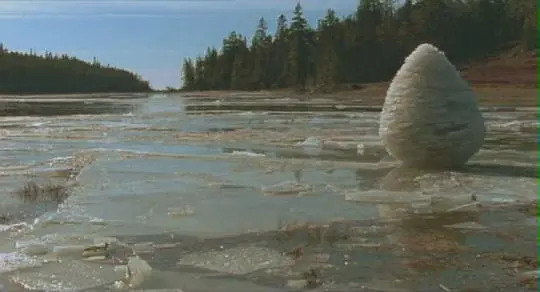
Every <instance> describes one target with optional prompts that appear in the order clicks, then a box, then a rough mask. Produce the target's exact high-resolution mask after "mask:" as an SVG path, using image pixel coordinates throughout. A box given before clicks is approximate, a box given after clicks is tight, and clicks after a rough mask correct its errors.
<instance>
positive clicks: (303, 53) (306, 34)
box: [182, 0, 538, 91]
mask: <svg viewBox="0 0 540 292" xmlns="http://www.w3.org/2000/svg"><path fill="white" fill-rule="evenodd" d="M394 2H395V1H393V0H362V1H361V2H360V4H359V6H358V8H357V10H356V12H355V13H354V14H353V15H350V16H348V17H346V18H339V17H337V16H336V13H335V12H334V11H333V10H328V12H327V15H326V16H325V17H324V19H321V20H319V23H318V26H317V27H316V28H311V27H310V26H309V24H308V22H307V20H306V18H305V17H304V15H303V12H302V7H301V5H300V4H299V3H298V4H297V5H296V7H295V9H294V13H293V17H292V19H291V20H290V23H289V21H288V19H287V18H286V17H285V16H284V15H280V16H279V17H278V19H277V27H276V31H275V33H274V35H270V34H269V33H268V31H267V29H268V27H267V22H266V20H265V19H264V18H261V19H260V20H259V24H258V26H257V29H256V31H255V34H254V35H253V37H252V39H251V43H250V44H248V41H247V39H246V37H245V36H242V35H241V34H238V33H236V32H231V33H230V35H229V36H228V37H227V38H226V39H224V40H223V47H222V48H221V49H220V50H218V49H216V48H212V47H211V48H208V49H207V51H206V54H204V55H203V56H199V57H197V58H196V59H195V60H192V59H189V58H188V59H185V60H184V62H183V68H182V81H183V89H184V90H223V89H224V90H228V89H233V90H234V89H236V90H259V89H271V88H296V89H299V90H306V89H307V90H320V91H327V90H332V88H333V87H334V86H335V85H337V84H339V83H366V82H378V81H387V80H389V79H390V78H392V76H393V75H394V74H395V72H396V70H397V69H398V68H399V66H400V65H401V63H402V61H403V59H404V58H405V57H406V56H407V55H408V54H409V53H410V52H411V51H412V50H413V49H414V48H415V47H416V46H417V45H419V44H420V43H422V42H429V43H432V44H434V45H436V46H438V47H439V48H440V49H442V50H444V51H445V52H446V54H447V56H448V57H449V59H450V60H451V61H453V62H455V63H457V64H461V63H464V62H467V61H469V60H472V59H476V58H480V57H485V56H489V55H491V54H493V53H496V52H498V51H500V50H502V49H505V48H508V47H509V46H521V48H523V49H524V50H529V49H535V48H537V34H538V28H537V23H536V21H537V19H536V13H537V7H536V1H533V0H417V1H412V0H407V1H405V3H404V4H402V5H400V6H396V5H395V4H394Z"/></svg>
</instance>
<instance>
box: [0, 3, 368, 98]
mask: <svg viewBox="0 0 540 292" xmlns="http://www.w3.org/2000/svg"><path fill="white" fill-rule="evenodd" d="M296 2H297V1H296V0H193V1H187V0H185V1H183V0H177V1H159V0H145V1H143V0H129V1H126V0H97V1H80V0H57V1H44V0H42V1H40V0H34V1H25V0H16V1H8V0H0V42H3V43H4V44H5V46H7V48H8V49H10V50H20V51H29V50H30V49H33V50H34V51H36V52H38V53H43V52H44V51H47V50H48V51H52V52H55V53H68V54H70V55H75V56H77V57H79V58H82V59H84V60H91V59H92V58H93V57H97V58H98V60H100V61H101V62H102V63H104V64H111V65H113V66H117V67H121V68H125V69H128V70H131V71H135V72H137V73H138V74H140V75H141V76H143V78H144V79H146V80H149V81H150V82H151V84H152V86H154V87H155V88H164V87H165V86H174V87H178V86H179V85H180V77H179V74H180V66H181V62H182V59H183V58H184V57H195V56H197V55H199V54H202V53H204V51H205V50H206V47H208V46H210V45H212V46H220V45H221V42H222V40H223V38H224V37H226V36H227V35H228V34H229V32H230V31H232V30H236V31H238V32H240V33H242V34H244V35H246V36H248V37H250V36H251V35H252V33H253V31H254V30H255V27H256V25H257V22H258V19H259V18H260V17H261V16H263V17H265V18H266V20H267V22H268V25H269V29H270V30H271V31H272V30H273V29H274V27H275V20H276V18H277V16H278V15H279V14H280V13H284V14H286V15H287V16H290V15H291V12H292V10H293V8H294V6H295V4H296ZM300 3H301V4H302V6H303V7H304V13H305V15H306V17H307V18H308V20H309V21H310V23H312V25H315V24H316V23H317V20H318V19H319V18H321V17H323V16H324V15H325V13H326V10H327V9H328V8H332V9H334V10H336V11H337V12H338V14H339V15H342V16H344V15H349V14H351V13H352V12H353V11H354V10H355V9H356V6H357V4H358V0H304V1H300Z"/></svg>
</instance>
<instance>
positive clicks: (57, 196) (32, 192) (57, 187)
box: [13, 181, 70, 203]
mask: <svg viewBox="0 0 540 292" xmlns="http://www.w3.org/2000/svg"><path fill="white" fill-rule="evenodd" d="M13 195H14V196H15V197H16V198H18V199H20V200H21V201H23V202H25V203H35V202H55V203H62V202H64V201H65V200H66V199H67V198H68V197H69V195H70V192H69V189H68V188H67V187H66V186H64V185H61V184H57V183H53V182H48V183H45V184H41V185H40V184H38V183H37V182H35V181H29V182H27V183H25V184H24V185H23V186H22V187H20V188H19V189H17V190H15V191H14V192H13Z"/></svg>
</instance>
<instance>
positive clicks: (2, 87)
mask: <svg viewBox="0 0 540 292" xmlns="http://www.w3.org/2000/svg"><path fill="white" fill-rule="evenodd" d="M151 90H152V89H151V88H150V85H149V83H148V82H147V81H144V80H142V79H141V77H139V76H137V75H136V74H134V73H131V72H128V71H126V70H122V69H118V68H114V67H111V66H103V65H101V64H100V63H99V62H98V61H97V60H94V61H93V62H92V63H88V62H84V61H82V60H80V59H77V58H75V57H71V56H68V55H66V54H63V55H53V54H52V53H45V54H44V55H42V56H41V55H37V54H35V53H33V52H30V53H21V52H12V51H9V50H7V49H6V48H5V47H4V46H3V45H1V44H0V93H7V94H39V93H92V92H147V91H151Z"/></svg>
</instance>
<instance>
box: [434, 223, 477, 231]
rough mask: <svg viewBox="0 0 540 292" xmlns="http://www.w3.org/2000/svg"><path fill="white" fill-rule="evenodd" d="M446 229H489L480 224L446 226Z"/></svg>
mask: <svg viewBox="0 0 540 292" xmlns="http://www.w3.org/2000/svg"><path fill="white" fill-rule="evenodd" d="M444 227H446V228H453V229H475V230H482V229H486V228H487V227H486V226H484V225H482V224H480V223H478V222H462V223H456V224H452V225H445V226H444Z"/></svg>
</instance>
